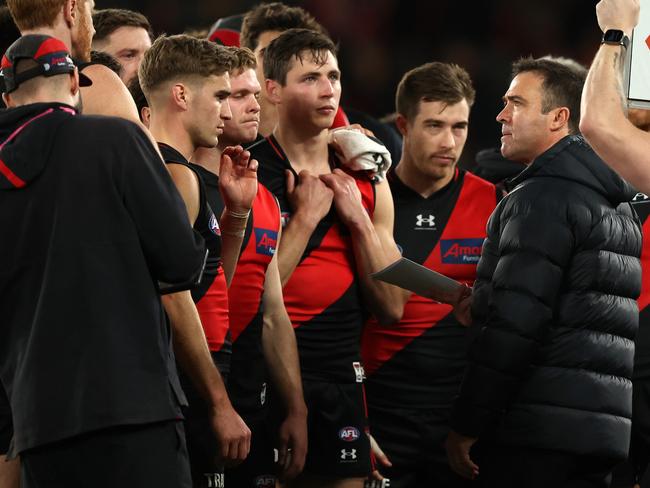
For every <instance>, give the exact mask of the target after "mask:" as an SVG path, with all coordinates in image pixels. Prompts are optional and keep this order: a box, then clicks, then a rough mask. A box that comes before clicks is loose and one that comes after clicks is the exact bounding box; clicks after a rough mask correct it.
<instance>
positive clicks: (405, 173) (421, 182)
mask: <svg viewBox="0 0 650 488" xmlns="http://www.w3.org/2000/svg"><path fill="white" fill-rule="evenodd" d="M395 174H397V177H398V178H399V179H400V181H401V182H402V183H404V184H405V185H406V186H408V187H409V188H410V189H411V190H413V191H414V192H416V193H418V194H419V195H420V196H422V197H423V198H429V197H430V196H431V195H433V194H434V193H436V192H437V191H440V190H442V189H443V188H444V187H445V186H447V185H448V184H449V183H450V182H451V180H452V179H453V178H454V175H455V174H456V168H455V167H454V168H453V169H452V171H450V172H449V174H447V175H445V176H444V177H443V178H432V177H431V176H429V175H423V174H421V173H420V172H418V171H416V170H415V169H414V166H413V165H410V164H409V163H408V161H405V159H404V156H402V159H401V160H400V163H399V164H398V165H397V167H396V168H395Z"/></svg>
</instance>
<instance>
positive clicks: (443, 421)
mask: <svg viewBox="0 0 650 488" xmlns="http://www.w3.org/2000/svg"><path fill="white" fill-rule="evenodd" d="M396 401H399V399H396ZM368 417H369V421H370V433H371V434H372V436H373V437H374V438H375V440H376V441H377V443H378V444H379V447H380V448H381V449H382V450H383V451H384V453H385V454H386V456H388V459H390V461H391V463H392V465H393V466H392V467H391V468H385V467H383V466H377V469H378V470H379V472H380V473H381V474H382V475H383V476H384V477H386V478H389V479H390V488H415V487H421V486H444V487H449V488H460V487H463V488H464V487H469V486H474V485H471V481H467V480H465V479H464V478H461V477H460V476H458V475H457V474H456V473H454V472H453V471H452V470H451V468H450V467H449V464H448V462H447V454H446V451H445V448H444V442H445V439H446V438H447V434H448V433H449V423H448V417H449V409H447V408H444V409H440V410H439V411H436V410H434V409H431V410H427V411H421V410H420V411H418V410H407V409H398V408H393V409H388V408H379V407H376V406H373V405H372V404H370V405H368Z"/></svg>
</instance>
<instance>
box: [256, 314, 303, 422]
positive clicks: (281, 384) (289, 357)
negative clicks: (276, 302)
mask: <svg viewBox="0 0 650 488" xmlns="http://www.w3.org/2000/svg"><path fill="white" fill-rule="evenodd" d="M282 308H283V310H282V311H276V312H274V313H269V314H265V315H264V329H263V333H262V346H263V349H264V358H265V360H266V364H267V366H268V368H269V371H270V374H271V379H272V381H273V384H274V385H275V387H276V388H277V389H278V391H279V393H280V396H281V397H282V401H283V402H284V405H285V408H286V409H287V413H288V414H292V413H293V414H304V413H306V407H305V401H304V397H303V393H302V380H301V376H300V361H299V359H298V349H297V346H296V336H295V333H294V331H293V327H292V326H291V321H290V320H289V316H288V315H287V313H286V311H284V307H282ZM282 312H284V313H282Z"/></svg>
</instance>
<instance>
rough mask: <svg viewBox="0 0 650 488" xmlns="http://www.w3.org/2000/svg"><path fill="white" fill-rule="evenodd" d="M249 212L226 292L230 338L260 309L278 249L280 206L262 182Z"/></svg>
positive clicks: (237, 334) (235, 338)
mask: <svg viewBox="0 0 650 488" xmlns="http://www.w3.org/2000/svg"><path fill="white" fill-rule="evenodd" d="M251 214H252V216H253V226H252V230H251V234H250V237H249V239H248V242H247V243H246V246H245V247H244V249H243V250H242V253H241V256H240V257H239V260H238V261H237V268H235V275H234V276H233V279H232V283H231V284H230V289H229V291H228V299H229V301H230V333H231V335H232V340H233V341H236V340H237V338H238V337H239V335H240V334H241V333H242V332H243V331H244V330H245V329H246V327H247V326H248V325H249V324H250V323H251V322H252V321H253V319H254V318H255V316H256V315H257V313H258V311H259V309H260V303H261V301H262V295H263V293H264V280H265V278H266V270H267V268H268V266H269V263H270V262H271V259H273V256H274V254H275V252H276V250H277V241H278V232H279V231H280V208H279V207H278V204H277V201H276V200H275V197H274V196H273V194H272V193H271V192H270V191H269V190H267V189H266V187H265V186H264V185H262V184H261V183H258V185H257V195H256V196H255V200H253V207H252V212H251Z"/></svg>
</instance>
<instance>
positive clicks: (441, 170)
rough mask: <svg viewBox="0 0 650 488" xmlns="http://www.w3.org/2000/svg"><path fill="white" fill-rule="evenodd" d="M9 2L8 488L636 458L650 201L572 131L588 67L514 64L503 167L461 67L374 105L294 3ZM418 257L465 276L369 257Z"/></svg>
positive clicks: (357, 484)
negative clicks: (401, 276) (197, 23)
mask: <svg viewBox="0 0 650 488" xmlns="http://www.w3.org/2000/svg"><path fill="white" fill-rule="evenodd" d="M604 1H609V2H616V1H617V0H604ZM6 3H7V7H8V10H7V11H6V12H4V13H3V15H5V20H13V22H15V26H16V27H17V29H18V30H19V31H18V30H17V31H16V34H15V36H14V37H13V38H12V39H11V42H9V43H8V45H7V46H6V52H5V53H4V55H3V57H2V64H1V73H2V77H1V78H0V80H2V84H1V85H0V87H1V88H2V92H3V101H4V104H5V105H6V108H4V109H0V227H1V228H3V229H5V231H4V232H3V237H2V238H0V254H2V256H3V257H4V259H3V264H1V265H0V309H2V310H3V313H4V317H5V319H4V320H3V322H2V324H0V380H1V382H0V386H1V387H2V388H0V455H2V457H0V460H2V461H3V462H0V488H17V487H19V486H20V487H27V488H31V487H77V486H78V487H85V486H99V487H107V488H108V487H118V486H119V487H140V486H142V487H154V486H155V487H170V488H172V487H191V486H193V487H202V488H207V487H214V488H216V487H228V488H232V487H242V488H244V487H247V488H265V487H275V486H287V487H315V488H319V487H333V488H334V487H336V488H362V487H368V488H380V487H384V488H387V487H392V488H395V487H398V488H411V487H413V488H415V487H417V488H420V487H450V488H456V487H470V486H482V487H483V486H484V487H499V488H502V487H510V486H513V487H515V486H517V487H521V486H526V487H550V486H558V487H560V486H563V487H564V486H566V487H572V486H576V487H577V486H593V487H600V486H603V487H604V486H609V482H610V479H611V473H612V471H613V470H614V468H616V467H617V466H619V465H620V464H621V463H623V462H625V461H626V460H628V459H629V463H630V464H631V465H633V470H634V473H635V476H636V477H637V478H638V479H639V480H640V479H641V477H642V475H643V472H644V471H645V467H646V465H647V463H648V459H649V458H650V449H648V450H647V451H645V450H644V448H645V446H646V445H648V446H650V442H647V441H646V436H647V437H648V441H650V436H648V429H646V428H645V424H644V422H643V420H642V419H641V420H638V419H637V417H638V416H639V415H640V413H639V412H643V408H644V406H646V405H648V404H649V403H648V402H647V401H646V400H645V397H646V396H647V393H646V391H645V388H647V386H646V385H645V383H644V377H643V371H644V370H643V364H644V361H643V360H644V357H645V356H644V355H645V354H648V355H650V351H647V352H646V346H645V345H644V344H643V342H642V340H641V339H642V338H643V334H640V335H639V337H637V336H636V331H637V327H638V324H639V317H641V323H642V324H643V322H644V309H645V307H646V305H647V304H648V302H650V300H646V295H647V294H648V292H650V290H646V287H645V286H642V274H641V262H642V261H641V259H640V258H641V257H642V251H643V259H644V267H645V259H646V256H645V254H646V253H645V251H644V250H643V240H642V230H645V229H642V227H643V228H645V224H644V222H645V220H646V218H647V216H648V214H649V213H650V212H649V211H648V210H646V206H647V204H646V202H647V201H648V199H647V197H645V195H644V194H643V193H640V192H639V191H637V190H636V189H634V188H633V187H632V186H631V185H630V184H629V183H628V182H626V181H625V180H624V179H622V178H621V177H620V176H619V175H618V174H617V173H616V172H614V171H613V170H612V169H610V168H609V167H608V166H607V164H606V163H605V162H604V161H603V160H602V159H601V158H600V157H599V156H598V154H596V152H594V150H593V149H592V148H591V147H590V146H589V144H588V143H587V142H586V141H585V139H584V138H583V137H582V136H581V135H580V127H579V123H580V114H581V96H582V92H583V87H584V85H585V80H586V79H587V69H586V68H584V67H583V66H581V65H579V64H578V63H576V62H574V61H572V60H568V59H565V58H555V57H551V56H547V57H543V58H537V59H533V58H522V59H520V60H518V61H516V62H515V63H514V64H513V72H512V82H511V84H510V86H509V87H508V89H507V91H506V92H505V95H504V97H503V110H502V111H501V112H500V113H499V114H498V115H497V116H496V118H497V121H498V122H499V123H500V124H501V126H502V134H503V137H502V138H501V148H500V153H501V155H502V157H503V158H505V159H502V160H500V162H501V163H503V164H504V165H505V166H504V167H509V168H512V167H513V166H514V168H515V171H512V170H511V171H510V172H509V174H507V175H503V174H500V176H499V177H497V178H489V175H485V176H486V178H489V179H490V180H491V181H488V180H487V179H483V178H481V177H480V176H477V175H476V174H474V173H472V172H469V171H466V170H463V169H460V168H458V161H459V159H460V157H461V154H462V152H463V148H464V145H465V142H466V140H467V137H468V129H469V125H470V111H471V108H472V105H473V103H474V101H475V98H476V92H475V90H474V87H473V85H472V80H471V78H470V76H469V74H468V73H467V72H466V71H465V69H463V68H462V67H460V66H458V65H456V64H453V63H442V62H430V63H427V64H424V65H421V66H418V67H415V68H413V69H412V70H410V71H408V72H407V73H405V74H404V76H403V77H402V80H401V81H400V83H399V85H398V86H397V88H396V94H395V101H396V103H395V109H396V113H395V114H394V116H393V118H392V120H390V121H378V120H376V119H374V118H372V117H370V116H367V115H365V114H359V113H357V112H355V111H354V110H352V109H350V110H349V111H348V110H346V108H345V107H341V103H340V101H341V70H340V68H339V64H338V60H337V51H338V47H337V45H336V44H335V43H334V42H333V41H332V39H331V38H330V37H329V36H328V34H327V32H326V31H325V29H324V28H323V26H321V25H320V24H319V23H318V22H317V21H316V19H315V18H314V17H312V16H311V15H310V14H309V13H308V12H306V11H305V10H303V9H302V8H300V7H289V6H286V5H284V4H282V3H266V4H261V5H259V6H257V7H255V8H253V9H252V10H250V11H249V12H247V13H246V14H243V15H239V16H235V17H229V18H226V19H221V20H220V21H218V22H217V23H216V24H215V25H214V26H213V27H212V28H211V29H210V31H209V32H204V33H187V34H178V35H163V36H160V37H158V38H156V39H154V36H153V31H152V28H151V25H150V24H149V22H148V20H147V19H146V17H144V16H143V15H141V14H139V13H137V12H132V11H128V10H122V9H105V10H94V3H93V0H7V2H6ZM9 13H10V15H11V18H10V17H9ZM7 32H9V31H8V30H7ZM608 32H610V31H608ZM614 37H615V36H614ZM614 37H612V38H610V37H607V36H606V41H604V42H607V43H609V44H614V45H615V46H614V47H615V48H616V49H623V48H621V47H620V45H622V44H623V41H621V39H619V38H616V39H614ZM612 39H614V40H613V41H612ZM3 49H4V48H3ZM590 76H591V75H590ZM499 158H501V156H499ZM513 162H514V163H513ZM391 163H392V164H391ZM508 164H510V166H507V165H508ZM506 176H507V177H511V178H509V179H506ZM402 256H403V257H407V258H409V259H410V260H412V261H415V262H416V263H418V264H420V265H422V266H424V267H426V268H429V269H431V270H434V271H437V272H439V273H442V274H444V275H445V276H447V277H449V278H452V279H453V280H455V281H457V282H459V283H460V284H461V285H462V286H461V287H459V288H458V290H459V291H458V292H457V293H453V294H449V295H444V296H443V295H435V293H433V292H432V294H433V296H436V298H438V299H437V300H434V299H432V298H427V297H424V296H420V295H417V294H414V293H411V292H409V291H407V290H404V289H401V288H398V287H396V286H393V285H389V284H387V283H385V282H383V281H379V280H376V279H373V277H372V275H373V273H376V272H378V271H380V270H382V269H384V268H386V267H387V266H389V265H390V264H392V263H394V262H395V261H397V260H399V259H400V257H402ZM648 256H650V254H649V255H648ZM644 280H645V275H644ZM643 283H645V281H644V282H643ZM637 299H638V301H637ZM639 308H641V310H642V312H641V315H640V314H639ZM635 339H636V341H637V353H636V356H635ZM633 379H634V385H633ZM633 386H634V391H635V397H634V405H633V397H632V389H633ZM633 406H634V411H633ZM630 446H632V450H631V452H630ZM581 483H582V484H581ZM630 486H631V485H630Z"/></svg>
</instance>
